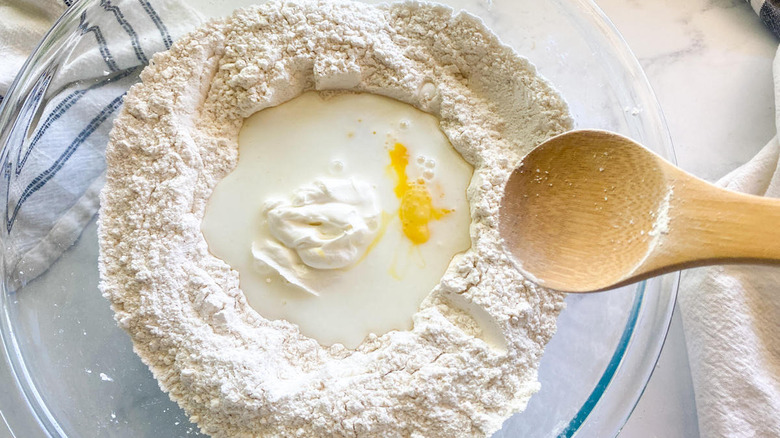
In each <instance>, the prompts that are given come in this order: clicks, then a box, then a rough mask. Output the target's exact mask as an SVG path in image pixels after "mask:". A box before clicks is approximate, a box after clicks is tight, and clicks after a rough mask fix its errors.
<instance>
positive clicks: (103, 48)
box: [79, 11, 119, 71]
mask: <svg viewBox="0 0 780 438" xmlns="http://www.w3.org/2000/svg"><path fill="white" fill-rule="evenodd" d="M87 26H89V23H87V12H86V11H84V12H82V13H81V22H80V23H79V30H80V31H81V34H82V35H84V34H86V33H88V32H92V33H93V34H94V35H95V40H96V41H97V44H98V50H100V56H101V57H102V58H103V61H105V62H106V65H107V66H108V69H109V70H111V71H118V70H119V67H118V66H117V65H116V61H115V60H114V57H113V56H112V55H111V52H110V51H109V50H108V45H107V44H106V39H105V38H104V37H103V32H101V30H100V28H99V27H98V26H91V27H87Z"/></svg>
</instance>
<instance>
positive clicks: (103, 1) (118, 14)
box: [100, 0, 149, 64]
mask: <svg viewBox="0 0 780 438" xmlns="http://www.w3.org/2000/svg"><path fill="white" fill-rule="evenodd" d="M100 6H102V7H103V9H105V10H106V11H108V12H111V13H113V14H114V17H115V18H116V21H117V22H118V23H119V25H120V26H122V29H124V30H125V32H127V34H128V35H130V42H131V43H132V45H133V50H134V51H135V56H136V58H138V60H139V61H141V63H142V64H148V63H149V59H148V58H147V57H146V54H144V51H143V49H142V48H141V42H140V41H139V40H138V34H137V33H135V30H133V26H131V25H130V23H128V22H127V20H126V19H125V14H123V13H122V11H121V10H120V9H119V7H117V6H114V5H112V4H111V1H110V0H100Z"/></svg>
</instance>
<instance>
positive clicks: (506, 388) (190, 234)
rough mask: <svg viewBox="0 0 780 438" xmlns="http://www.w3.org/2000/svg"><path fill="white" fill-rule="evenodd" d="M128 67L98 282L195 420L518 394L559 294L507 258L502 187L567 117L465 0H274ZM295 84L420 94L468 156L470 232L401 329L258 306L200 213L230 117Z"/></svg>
mask: <svg viewBox="0 0 780 438" xmlns="http://www.w3.org/2000/svg"><path fill="white" fill-rule="evenodd" d="M141 76H142V81H143V82H142V83H141V84H138V85H136V86H134V87H133V88H132V89H131V90H130V91H129V93H128V95H127V97H126V100H125V105H124V108H123V110H122V112H121V114H120V115H119V117H118V118H117V120H116V122H115V125H114V129H113V131H112V133H111V141H110V144H109V146H108V149H107V152H106V159H107V162H108V170H107V183H106V186H105V188H104V190H103V192H102V194H101V201H102V202H101V210H100V219H99V220H100V222H99V239H100V250H101V253H100V273H101V278H102V281H101V289H102V291H103V294H104V295H105V296H106V297H107V298H108V299H109V300H110V301H111V305H112V309H113V310H114V313H115V318H116V320H117V322H118V324H119V325H120V326H121V327H122V328H124V329H125V330H126V331H127V332H128V333H129V334H130V336H131V338H132V340H133V343H134V347H135V351H136V353H138V355H139V356H140V357H141V359H142V360H143V361H144V362H145V363H146V364H147V365H148V366H149V368H150V369H151V370H152V372H153V374H154V376H155V378H156V379H157V380H158V382H159V384H160V387H161V388H163V390H165V391H167V392H169V394H170V396H171V398H172V399H173V400H175V401H177V402H178V403H179V405H180V406H182V408H183V409H184V410H185V411H186V412H187V413H188V414H189V416H190V419H191V420H192V421H193V422H195V423H197V424H198V426H199V427H200V428H201V429H202V431H203V432H204V433H207V434H210V435H212V436H215V437H249V436H284V437H288V436H301V437H325V436H327V437H330V436H372V437H420V438H421V437H426V438H436V437H471V436H475V437H484V436H489V435H490V434H492V433H493V432H495V431H496V430H498V429H499V428H500V427H501V424H502V422H503V421H504V420H505V419H506V418H508V417H509V416H510V415H511V414H512V413H514V412H517V411H520V410H522V409H524V407H525V405H526V403H527V402H528V399H529V398H530V396H531V395H532V394H533V393H534V392H536V391H538V389H539V383H538V380H537V373H536V369H537V367H538V363H539V360H540V358H541V354H542V351H543V348H544V345H545V344H546V343H547V341H548V340H549V339H550V337H551V336H552V334H553V333H554V331H555V319H556V317H557V315H558V313H559V312H560V310H561V308H562V306H563V297H562V295H560V294H557V293H553V292H549V291H546V290H543V289H540V288H538V287H536V286H535V285H533V284H532V283H530V282H528V281H526V280H525V279H523V278H522V277H521V275H520V274H519V273H518V272H517V271H516V270H515V269H514V268H513V266H512V264H511V262H510V261H509V259H508V256H507V254H505V253H504V251H503V249H502V247H501V239H500V237H499V234H498V229H497V225H498V224H497V215H498V206H499V200H500V197H501V194H502V189H503V186H504V184H505V182H506V180H507V179H508V177H509V175H510V173H511V171H512V169H513V168H514V167H515V166H516V165H517V163H518V162H519V161H520V158H521V157H522V156H523V155H524V154H525V153H527V152H528V151H529V150H530V149H531V148H533V147H534V146H535V145H537V144H539V143H540V142H542V141H544V140H545V139H547V138H549V137H551V136H553V135H555V134H558V133H561V132H563V131H565V130H567V129H570V128H571V120H570V117H569V114H568V110H567V108H566V105H565V104H564V102H563V100H562V99H561V98H560V97H559V96H558V94H557V93H556V92H555V91H554V90H553V89H552V87H551V86H550V85H549V84H548V83H546V82H545V81H544V80H543V79H541V78H539V77H538V76H537V75H536V73H535V70H534V68H533V66H531V65H530V64H529V63H528V62H527V61H526V60H524V59H523V58H521V57H519V56H518V55H517V54H516V53H514V52H513V51H512V50H511V49H510V48H508V47H506V46H503V45H502V44H501V43H500V42H499V41H498V39H497V38H496V37H495V36H494V35H492V34H491V33H490V32H489V31H488V30H487V29H486V28H485V27H484V25H483V24H482V23H481V22H480V21H479V20H478V19H476V18H474V17H472V16H470V15H467V14H463V13H460V14H454V13H453V11H452V10H451V9H449V8H446V7H442V6H436V5H431V4H425V3H400V4H391V5H382V6H369V5H365V4H360V3H352V2H342V1H338V2H322V3H319V2H293V3H290V2H270V3H267V4H264V5H261V6H256V7H251V8H247V9H243V10H239V11H236V12H235V13H234V14H233V15H232V16H231V17H229V18H227V19H224V20H221V21H214V22H211V23H209V24H207V25H205V26H204V27H203V28H201V29H200V30H198V31H196V32H194V33H192V34H190V35H189V36H186V37H184V38H182V39H181V40H179V41H178V42H176V43H175V44H174V46H173V47H172V48H171V50H169V51H168V52H164V53H160V54H157V55H155V57H154V59H153V62H152V64H151V65H150V66H149V67H147V68H146V69H145V70H144V72H143V73H142V75H141ZM310 90H318V91H328V90H347V91H350V92H359V93H371V94H376V95H382V96H386V97H390V98H393V99H396V100H398V101H401V102H404V103H407V104H410V105H413V106H415V107H417V108H418V109H420V110H422V111H425V112H427V113H430V114H432V115H433V116H435V117H437V118H438V119H439V121H440V128H441V130H442V132H443V133H444V134H445V135H446V137H447V138H448V139H449V141H450V143H451V144H452V145H453V147H454V148H455V149H456V150H457V151H458V152H459V153H460V154H461V155H462V156H463V158H464V159H465V160H466V161H467V162H468V163H469V164H470V165H471V166H473V168H474V173H473V177H472V179H471V182H470V185H469V187H468V191H467V198H468V203H469V208H470V217H471V225H470V230H469V232H470V238H471V247H470V249H468V250H467V251H466V252H464V253H461V254H460V255H458V256H456V257H455V258H453V260H452V261H451V262H450V264H449V266H448V268H447V270H446V272H445V273H444V275H443V276H442V278H441V281H440V282H439V283H438V284H436V285H435V286H434V287H433V288H432V290H431V291H430V293H429V294H428V295H427V296H426V297H425V299H424V301H423V302H422V304H421V305H420V307H419V310H418V311H417V313H415V315H414V316H413V323H414V325H413V328H412V329H411V330H405V331H404V330H401V331H391V332H389V333H386V334H383V335H381V336H376V335H373V336H369V337H367V338H366V339H365V340H364V341H363V342H362V343H360V344H359V345H358V346H357V347H356V348H354V349H349V348H346V347H344V346H343V345H342V344H338V343H337V344H333V345H331V346H323V345H321V344H320V343H318V342H317V341H315V340H314V339H312V338H309V337H306V336H304V335H303V334H301V332H300V330H299V328H298V326H296V325H295V324H292V323H290V322H288V321H285V320H269V319H267V318H264V317H263V316H262V315H261V314H260V313H258V312H257V311H255V310H254V309H253V308H252V307H251V306H250V305H249V304H248V302H247V300H246V297H245V295H244V294H243V292H242V291H241V289H240V287H239V276H238V273H237V272H236V271H235V270H233V269H231V266H229V265H228V264H227V263H226V262H225V261H223V260H221V259H219V258H217V257H215V256H214V255H212V253H211V252H210V251H209V248H208V245H207V243H206V241H205V239H204V237H203V234H202V232H201V223H202V219H203V216H204V212H205V208H206V204H207V202H208V200H209V197H210V195H211V193H212V191H213V189H214V187H215V186H216V184H217V183H218V182H219V181H220V180H221V179H222V178H224V177H225V176H226V175H227V174H228V173H230V171H231V170H232V169H233V168H234V167H235V166H236V163H237V159H238V153H237V138H238V134H239V131H240V129H241V127H242V124H243V122H244V119H245V118H247V117H249V116H251V115H252V114H254V113H256V112H258V111H260V110H262V109H264V108H269V107H273V106H277V105H280V104H282V103H284V102H286V101H289V100H290V99H292V98H294V97H296V96H299V95H301V94H302V93H303V92H305V91H310ZM355 190H357V191H360V190H361V189H360V188H359V187H357V186H356V188H355ZM361 205H362V204H361ZM366 205H367V206H368V207H366V209H365V210H364V211H365V212H366V213H365V217H367V218H369V219H370V217H372V216H371V214H372V213H371V211H372V210H371V208H370V205H369V204H366ZM361 208H362V207H361ZM361 211H363V210H361ZM367 220H368V219H367ZM313 263H316V261H315V262H313ZM345 263H346V262H345Z"/></svg>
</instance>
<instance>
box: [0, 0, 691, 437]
mask: <svg viewBox="0 0 780 438" xmlns="http://www.w3.org/2000/svg"><path fill="white" fill-rule="evenodd" d="M125 3H127V4H129V2H125ZM133 3H134V4H140V5H143V4H145V1H138V2H133ZM227 3H228V4H226V2H224V1H217V0H197V1H195V0H193V1H191V2H190V3H188V4H190V5H191V6H193V7H195V8H196V9H197V10H199V12H200V13H202V14H203V15H205V16H207V17H216V16H222V15H224V14H226V13H228V12H229V11H230V10H232V9H233V8H235V7H239V6H244V5H245V4H249V1H244V0H236V1H232V2H227ZM444 3H448V4H450V5H451V6H453V7H454V8H456V9H460V8H462V9H465V10H467V11H469V12H471V13H473V14H475V15H477V16H479V17H481V18H482V19H483V20H484V21H485V23H486V24H487V25H488V26H489V27H490V28H491V29H493V31H495V32H496V33H497V34H498V35H499V36H500V37H501V38H502V40H503V41H504V42H505V43H506V44H508V45H510V46H512V47H513V48H514V49H515V50H517V52H519V53H520V54H522V55H523V56H526V57H527V58H529V59H530V60H531V62H533V63H534V64H535V65H536V66H537V68H538V70H539V72H540V73H541V74H542V75H543V76H544V77H546V78H547V79H549V80H550V81H551V82H552V83H553V84H554V86H555V87H556V88H557V89H558V90H560V92H561V94H562V95H563V96H564V98H565V99H566V100H567V101H568V103H569V105H570V108H571V112H572V113H573V115H574V118H575V121H576V125H577V126H578V127H587V128H602V129H608V130H611V131H616V132H619V133H622V134H624V135H627V136H629V137H632V138H634V139H635V140H637V141H639V142H641V143H642V144H644V145H646V146H648V147H649V148H650V149H652V150H653V151H655V152H656V153H658V154H660V155H662V156H664V157H666V158H667V159H669V160H673V151H672V146H671V142H670V139H669V135H668V132H667V128H666V124H665V122H664V120H663V116H662V114H661V111H660V109H659V107H658V103H657V102H656V100H655V98H654V96H653V93H652V91H651V90H650V87H649V85H648V83H647V80H646V79H645V76H644V74H643V73H642V71H641V69H640V67H639V65H638V63H637V61H636V59H635V58H634V57H633V56H632V54H631V52H630V51H629V49H628V47H627V46H626V44H625V43H624V42H623V40H622V39H621V37H620V36H619V35H618V33H617V32H616V31H615V29H614V27H613V26H612V25H611V24H610V22H609V21H608V20H607V18H606V17H604V15H603V14H602V13H601V12H600V11H599V10H598V8H597V7H596V6H595V5H594V4H593V3H591V2H590V1H588V0H550V1H538V0H493V1H489V0H463V1H448V2H444ZM112 4H113V5H118V4H122V2H121V1H119V0H116V1H114V2H112V3H107V2H99V1H98V0H82V1H80V2H77V3H76V4H75V5H73V6H72V7H71V8H70V9H69V10H68V12H67V13H66V14H65V15H64V16H63V17H62V18H61V19H60V20H59V21H58V22H57V24H56V25H55V26H54V28H53V29H52V30H51V31H50V32H49V34H48V35H47V36H46V37H45V39H44V40H43V42H42V43H41V45H40V46H39V47H38V49H37V50H36V52H35V53H34V54H33V55H32V56H31V58H30V60H29V61H28V63H27V64H26V65H25V67H24V68H23V70H22V72H21V73H20V75H19V76H18V78H17V80H16V82H15V85H14V86H13V87H12V90H11V91H10V92H9V93H8V95H7V96H6V99H5V101H4V102H3V106H2V108H0V127H1V129H2V131H0V144H2V145H3V150H2V156H1V157H0V158H2V160H3V169H4V176H5V178H3V179H2V183H3V184H4V185H5V187H2V191H0V193H7V190H8V186H9V184H11V182H10V181H12V178H11V177H10V176H9V175H10V173H11V170H12V167H13V165H12V163H11V161H12V160H11V158H13V159H17V158H16V154H17V152H18V151H20V150H21V148H22V147H23V146H24V145H27V144H28V143H29V142H30V141H31V138H32V139H34V136H35V133H36V132H37V131H38V130H39V129H41V127H42V125H44V124H45V123H47V119H46V118H45V117H43V114H42V111H43V108H44V107H46V105H47V104H51V103H52V102H57V101H58V100H57V99H60V100H61V99H62V96H61V94H62V93H63V92H64V90H66V89H67V87H65V86H64V85H61V84H62V83H63V81H64V79H63V78H62V75H64V74H65V73H64V72H69V71H70V72H71V73H72V69H69V68H68V67H72V66H73V65H76V62H77V60H76V59H75V58H76V56H75V55H74V53H76V52H77V51H74V47H77V46H78V45H79V43H80V42H81V41H82V40H83V39H85V38H95V37H96V36H95V35H93V34H94V33H95V32H94V30H92V29H91V27H90V26H91V25H94V24H99V23H94V22H86V21H85V19H84V17H86V16H88V15H87V14H88V13H89V12H90V11H91V10H94V9H97V8H103V10H105V11H109V10H110V8H111V7H112V6H111V5H112ZM116 17H117V15H116V14H114V18H116ZM114 18H112V19H114ZM116 19H118V18H116ZM120 33H121V32H120ZM104 37H106V38H108V39H110V38H114V39H115V38H117V37H118V36H117V35H104ZM136 42H137V41H136ZM140 43H144V42H143V41H140ZM128 44H130V41H129V40H128ZM95 65H97V64H88V63H87V64H83V65H81V66H77V67H78V68H79V69H81V71H80V73H81V77H88V78H90V79H84V80H81V81H80V82H78V83H77V84H76V86H78V87H81V88H88V87H89V86H90V84H93V83H94V84H97V83H98V82H101V81H102V82H105V83H111V84H112V86H114V87H119V88H120V89H126V88H127V87H129V85H130V84H131V83H132V82H133V81H134V80H136V78H137V73H138V69H137V68H136V69H126V70H127V72H128V74H124V76H122V77H119V76H118V75H117V72H116V71H104V68H98V67H95ZM90 66H92V67H90ZM90 68H93V69H96V70H95V71H85V70H84V69H87V70H89V69H90ZM112 81H113V82H112ZM57 84H60V85H57ZM110 121H111V117H110V116H109V117H107V118H106V120H104V121H103V122H102V123H103V125H101V126H103V127H104V128H103V129H102V130H101V129H96V130H95V131H94V133H93V134H92V136H93V137H91V139H92V141H93V145H95V144H96V145H97V146H96V148H97V150H98V151H99V150H100V147H101V146H104V145H105V138H106V137H105V136H106V134H107V131H108V128H107V126H110V125H109V124H110ZM28 164H29V163H28ZM55 164H56V163H55ZM84 171H85V172H95V173H96V174H100V172H101V171H102V168H101V167H100V165H96V166H92V167H91V168H85V169H84ZM74 184H75V183H74ZM68 188H70V187H68V184H67V182H66V184H65V189H68ZM72 189H73V190H82V189H83V188H80V187H72ZM7 211H8V207H7V208H6V222H5V225H8V213H7ZM28 220H29V219H28ZM33 220H34V218H33ZM16 227H17V228H16V229H22V230H23V229H24V223H21V224H20V223H17V224H16ZM4 236H7V235H4ZM9 242H11V240H8V239H4V241H3V248H4V250H5V251H4V252H3V255H5V254H7V252H6V251H8V246H9V245H10V244H11V243H9ZM60 249H62V250H64V249H65V248H60ZM97 257H98V249H97V239H96V226H95V222H94V219H93V220H92V222H90V223H89V224H88V225H87V226H86V228H85V229H84V231H83V233H82V234H81V237H80V238H79V239H78V240H77V241H76V243H75V244H74V245H73V246H72V247H70V248H69V249H67V250H66V251H65V252H64V253H63V254H62V256H60V257H59V258H58V259H57V260H56V262H55V263H54V264H53V265H52V266H51V267H50V268H49V269H48V270H47V271H45V272H44V273H43V274H42V275H41V276H39V277H38V278H36V279H35V280H33V281H30V282H29V283H27V284H25V285H23V286H16V285H14V284H13V283H12V280H11V279H12V277H13V275H12V273H11V272H10V269H12V267H10V266H9V265H8V260H7V258H6V257H4V259H3V272H4V273H5V276H4V281H3V284H2V288H3V290H2V293H1V294H0V306H1V307H0V310H1V312H0V328H1V329H2V330H1V335H2V348H3V351H4V359H3V360H2V361H0V367H2V369H0V382H2V385H3V387H4V395H3V397H2V398H1V399H0V410H1V411H2V413H3V414H4V417H5V418H4V419H5V421H6V422H7V424H8V426H9V428H10V429H11V430H12V431H13V433H14V434H15V435H16V436H24V437H32V438H35V437H39V436H51V437H98V436H101V437H102V436H110V437H152V436H154V437H158V436H160V437H162V436H165V437H167V436H185V435H198V431H197V428H196V427H195V426H194V425H193V424H191V423H190V422H189V421H188V419H187V416H186V415H185V414H184V412H183V411H182V410H181V409H179V407H178V406H177V405H176V404H175V403H173V402H171V401H170V400H169V399H168V397H167V395H165V394H164V393H163V392H162V391H160V389H159V388H158V386H157V384H156V382H155V381H154V379H153V378H152V375H151V373H150V372H149V371H148V370H147V368H146V367H145V366H144V365H143V364H142V363H141V361H140V360H139V359H138V358H137V357H136V356H135V354H134V353H133V349H132V344H131V342H130V339H129V338H128V336H127V335H126V334H125V333H124V332H123V331H122V330H120V329H119V328H117V327H116V325H115V323H114V320H113V318H112V315H111V311H110V309H109V305H108V302H107V301H106V300H105V299H103V298H102V297H101V295H100V292H99V291H98V288H97V284H98V269H97ZM677 279H678V276H676V275H671V276H665V277H660V278H654V279H651V280H649V281H646V282H643V283H639V284H636V285H632V286H628V287H624V288H621V289H619V290H614V291H610V292H605V293H599V294H589V295H570V296H569V297H568V298H567V300H566V301H567V304H568V306H567V308H566V309H565V310H564V311H563V313H562V314H561V316H560V319H559V320H558V332H557V334H556V335H555V336H554V337H553V339H552V340H551V342H550V343H549V345H548V347H547V349H546V352H545V355H544V357H543V359H542V362H541V366H540V368H539V378H540V380H541V383H542V389H541V391H540V392H539V393H538V394H536V395H535V396H534V397H533V398H532V399H531V401H530V403H529V405H528V408H527V409H526V410H525V411H524V412H523V413H520V414H517V415H514V416H513V417H511V418H510V419H508V420H507V421H506V423H505V424H504V427H503V429H502V430H501V431H500V432H498V433H497V434H496V435H495V436H496V437H516V436H532V437H543V436H567V437H568V436H577V437H607V436H614V435H616V434H618V432H619V431H620V429H621V427H622V426H623V424H624V423H625V421H626V420H627V419H628V417H629V415H630V413H631V411H632V409H633V407H634V406H635V404H636V402H637V401H638V400H639V397H640V395H641V394H642V391H643V389H644V387H645V385H646V383H647V381H648V379H649V377H650V374H651V372H652V370H653V367H654V365H655V362H656V360H657V358H658V354H659V352H660V350H661V347H662V344H663V341H664V338H665V335H666V331H667V328H668V324H669V321H670V317H671V313H672V308H673V305H674V300H675V295H676V290H677Z"/></svg>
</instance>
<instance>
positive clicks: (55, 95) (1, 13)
mask: <svg viewBox="0 0 780 438" xmlns="http://www.w3.org/2000/svg"><path fill="white" fill-rule="evenodd" d="M63 1H64V2H65V3H59V2H58V3H55V0H22V1H14V2H12V3H6V4H3V5H2V6H0V41H1V42H2V43H1V44H0V59H3V63H5V60H6V59H9V60H11V61H12V62H10V63H9V65H11V64H12V65H11V66H10V67H8V68H4V69H3V70H0V73H2V74H3V75H4V76H2V77H0V95H4V94H3V93H4V92H5V89H4V88H2V87H5V86H6V85H5V84H7V83H9V82H10V79H9V78H10V75H11V74H15V71H13V69H14V68H18V67H19V66H20V65H19V64H20V61H21V60H22V59H23V56H26V55H23V54H24V52H25V51H28V53H29V50H31V49H32V48H33V47H34V45H35V43H33V41H37V39H40V37H41V36H42V32H43V30H45V29H47V23H49V24H50V22H51V21H53V19H54V18H56V16H57V15H58V14H59V13H60V12H62V11H63V10H64V8H65V6H66V4H68V3H70V0H63ZM78 18H79V26H78V29H77V30H76V32H77V33H78V34H80V38H78V39H76V41H77V42H76V43H75V45H74V46H73V47H70V48H69V49H70V50H67V51H66V50H62V51H60V53H61V54H62V53H65V54H67V55H66V56H62V58H64V59H61V60H60V66H59V67H58V69H57V71H56V74H54V73H53V72H52V71H42V72H40V73H38V74H39V79H38V80H37V83H38V86H37V88H36V90H35V91H33V92H31V93H30V94H29V97H28V98H27V99H26V100H27V102H26V105H27V106H28V108H24V109H22V110H21V111H20V113H19V114H20V115H19V116H18V119H17V123H15V125H14V127H13V128H12V130H11V132H10V134H9V135H8V137H7V142H6V147H5V149H3V155H2V156H0V163H1V164H2V170H3V172H2V176H3V178H4V181H3V183H4V185H5V186H6V187H2V188H3V189H6V190H0V196H2V197H4V198H5V199H4V201H5V209H4V210H5V217H4V220H3V225H4V226H3V227H2V230H0V237H1V238H2V242H3V252H4V254H3V255H4V258H5V266H6V270H7V273H8V278H9V285H8V286H9V287H10V288H11V289H12V290H15V289H17V288H19V287H20V286H23V285H24V284H26V283H27V282H29V281H30V280H32V279H34V278H35V277H37V276H38V275H40V274H41V273H43V272H45V271H46V269H48V268H49V266H50V265H51V264H52V263H53V262H54V261H55V260H56V259H57V258H58V257H59V256H60V255H61V254H62V252H64V251H65V250H66V249H68V248H69V247H70V246H71V245H72V243H73V242H75V240H76V239H77V238H78V237H79V235H80V234H81V231H82V230H83V228H84V226H86V224H87V223H88V222H89V221H90V220H91V219H92V217H93V216H94V214H95V212H96V211H97V208H98V194H99V191H100V188H101V187H102V185H103V179H104V170H105V158H104V152H105V146H106V143H107V142H108V133H109V131H110V129H111V124H112V121H113V118H114V116H115V115H116V114H117V112H118V110H119V108H120V107H121V104H122V97H123V96H124V93H125V92H126V91H127V89H128V88H129V87H130V85H132V84H133V83H134V82H136V81H137V78H138V74H139V73H140V70H141V68H142V67H143V66H145V65H146V64H148V62H149V60H150V59H151V57H152V55H153V54H154V53H155V52H158V51H161V50H165V49H167V48H169V47H170V46H171V44H172V42H173V40H175V39H176V38H177V37H178V36H180V35H182V34H183V33H185V32H187V31H189V30H191V29H193V28H195V27H196V26H197V25H198V24H199V23H200V22H201V19H200V16H199V15H198V14H197V13H196V12H195V11H194V10H193V9H191V8H190V7H189V6H187V5H185V4H184V3H183V2H181V1H179V0H100V1H96V2H93V3H91V4H90V6H89V7H87V8H86V9H84V10H83V12H81V13H80V15H79V16H78ZM3 63H0V65H2V64H3ZM12 92H13V91H12ZM41 106H42V107H43V108H40V107H41ZM36 118H37V120H38V122H37V123H35V125H34V126H36V128H35V129H33V130H30V132H27V131H28V128H27V126H30V125H31V124H33V122H34V121H35V119H36Z"/></svg>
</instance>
